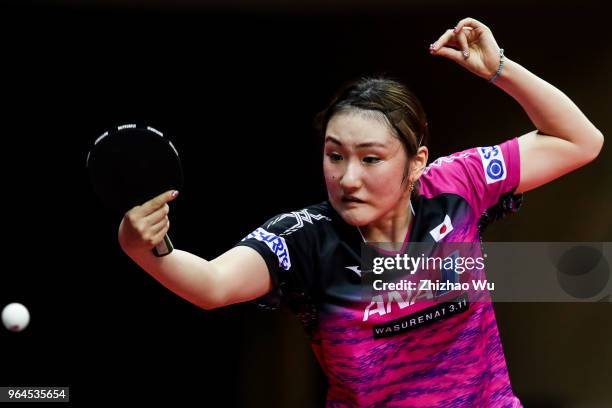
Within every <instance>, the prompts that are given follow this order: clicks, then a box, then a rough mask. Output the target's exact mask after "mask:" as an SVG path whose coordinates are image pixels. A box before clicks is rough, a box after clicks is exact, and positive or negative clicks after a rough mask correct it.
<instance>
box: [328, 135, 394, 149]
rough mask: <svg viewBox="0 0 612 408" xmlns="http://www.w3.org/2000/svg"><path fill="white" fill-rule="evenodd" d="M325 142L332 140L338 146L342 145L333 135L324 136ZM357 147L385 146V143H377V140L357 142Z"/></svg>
mask: <svg viewBox="0 0 612 408" xmlns="http://www.w3.org/2000/svg"><path fill="white" fill-rule="evenodd" d="M325 142H326V143H327V142H332V143H334V144H337V145H338V146H342V143H340V141H339V140H338V139H336V138H335V137H333V136H326V137H325ZM357 147H387V145H385V144H384V143H379V142H365V143H359V144H358V145H357Z"/></svg>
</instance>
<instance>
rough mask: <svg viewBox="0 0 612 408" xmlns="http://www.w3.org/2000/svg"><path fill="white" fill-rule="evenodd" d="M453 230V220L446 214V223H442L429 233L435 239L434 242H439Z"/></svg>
mask: <svg viewBox="0 0 612 408" xmlns="http://www.w3.org/2000/svg"><path fill="white" fill-rule="evenodd" d="M452 230H453V223H452V222H451V219H450V217H449V216H448V214H446V216H445V217H444V221H442V224H440V225H438V226H437V227H435V228H434V229H432V230H431V231H429V233H430V234H431V236H432V237H433V239H434V241H436V242H438V241H440V240H441V239H442V238H444V237H445V236H447V235H448V234H449V233H450V232H451V231H452Z"/></svg>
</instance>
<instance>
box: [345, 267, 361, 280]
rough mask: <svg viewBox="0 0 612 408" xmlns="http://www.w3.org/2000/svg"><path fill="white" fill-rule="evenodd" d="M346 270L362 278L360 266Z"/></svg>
mask: <svg viewBox="0 0 612 408" xmlns="http://www.w3.org/2000/svg"><path fill="white" fill-rule="evenodd" d="M345 268H346V269H348V270H351V271H353V272H355V273H356V274H357V275H358V276H359V277H360V278H361V269H359V265H357V266H345Z"/></svg>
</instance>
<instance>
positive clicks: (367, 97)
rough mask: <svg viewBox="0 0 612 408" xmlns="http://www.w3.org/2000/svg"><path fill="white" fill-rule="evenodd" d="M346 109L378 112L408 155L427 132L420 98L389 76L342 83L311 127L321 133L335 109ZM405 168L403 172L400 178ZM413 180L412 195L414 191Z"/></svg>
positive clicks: (422, 142)
mask: <svg viewBox="0 0 612 408" xmlns="http://www.w3.org/2000/svg"><path fill="white" fill-rule="evenodd" d="M349 111H357V112H358V111H366V112H367V111H370V112H371V111H374V112H380V113H381V114H382V117H383V118H384V119H385V122H386V123H387V125H388V126H389V128H390V129H391V130H392V132H393V134H394V135H395V136H396V137H397V138H398V139H399V140H400V142H401V143H402V145H403V146H404V149H405V150H406V154H407V156H408V159H409V160H410V158H411V157H413V156H414V155H416V153H417V150H418V148H419V147H420V146H425V145H426V144H427V139H428V136H429V133H428V130H427V118H426V116H425V111H424V109H423V106H422V105H421V102H420V101H419V100H418V98H417V97H416V96H415V95H414V94H413V93H412V92H411V91H410V90H409V89H408V88H407V87H406V86H405V85H403V84H402V83H400V82H399V81H397V80H394V79H390V78H382V77H378V78H361V79H359V80H356V81H353V82H350V83H348V84H347V85H345V86H344V87H342V88H341V89H340V90H339V91H338V92H337V93H336V95H335V96H334V97H333V99H332V100H331V102H330V103H329V105H328V106H327V107H326V108H325V109H324V110H323V111H321V112H319V113H318V114H317V116H316V117H315V127H316V129H317V131H318V132H319V134H320V135H321V136H322V137H325V131H326V129H327V123H328V122H329V120H330V119H331V118H332V116H334V115H335V114H337V113H340V112H349ZM407 177H408V168H406V170H405V172H404V181H405V180H406V179H407ZM418 187H419V186H418V182H417V183H415V188H414V190H413V196H414V197H415V198H416V195H417V194H418Z"/></svg>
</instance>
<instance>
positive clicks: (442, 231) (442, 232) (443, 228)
mask: <svg viewBox="0 0 612 408" xmlns="http://www.w3.org/2000/svg"><path fill="white" fill-rule="evenodd" d="M445 232H446V225H443V226H442V228H440V234H444V233H445Z"/></svg>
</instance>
